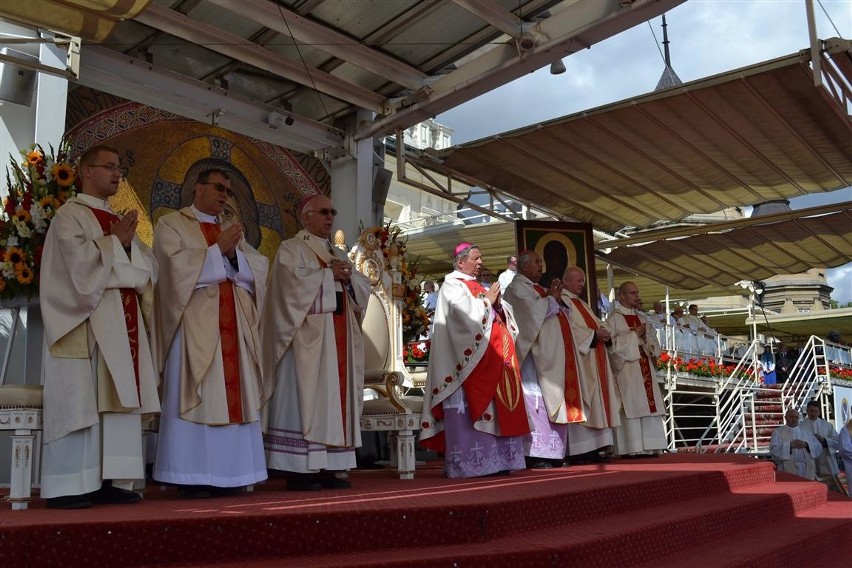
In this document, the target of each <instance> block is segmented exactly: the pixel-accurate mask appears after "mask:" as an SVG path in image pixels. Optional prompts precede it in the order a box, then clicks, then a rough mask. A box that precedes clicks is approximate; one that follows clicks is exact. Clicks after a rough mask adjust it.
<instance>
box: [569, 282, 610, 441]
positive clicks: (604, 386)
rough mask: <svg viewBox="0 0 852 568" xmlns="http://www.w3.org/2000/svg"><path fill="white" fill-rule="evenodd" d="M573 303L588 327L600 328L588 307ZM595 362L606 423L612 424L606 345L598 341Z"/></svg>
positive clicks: (579, 302)
mask: <svg viewBox="0 0 852 568" xmlns="http://www.w3.org/2000/svg"><path fill="white" fill-rule="evenodd" d="M571 302H572V303H573V304H574V309H575V310H577V311H578V312H579V313H580V315H581V316H583V321H584V322H586V327H588V328H589V329H593V330H597V329H598V327H600V326H598V322H597V320H596V319H595V316H593V315H592V314H591V313H590V312H589V310H587V309H586V306H585V305H584V304H583V302H582V301H581V300H580V299H579V298H571ZM595 360H596V362H597V364H598V384H600V385H601V396H602V397H603V403H604V409H605V411H606V421H607V424H612V420H613V416H612V409H611V408H610V407H609V381H608V380H607V377H606V364H607V354H606V345H604V343H603V342H602V341H598V342H597V344H595Z"/></svg>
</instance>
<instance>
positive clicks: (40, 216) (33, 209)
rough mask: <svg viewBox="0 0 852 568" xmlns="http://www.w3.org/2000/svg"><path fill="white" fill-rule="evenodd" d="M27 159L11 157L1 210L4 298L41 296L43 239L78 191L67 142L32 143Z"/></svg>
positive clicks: (0, 272)
mask: <svg viewBox="0 0 852 568" xmlns="http://www.w3.org/2000/svg"><path fill="white" fill-rule="evenodd" d="M21 155H22V156H23V157H24V161H23V163H20V164H19V163H17V162H16V161H15V159H14V157H11V156H10V157H11V158H12V159H11V166H10V167H9V168H7V169H6V187H7V188H8V195H7V196H6V197H5V198H4V199H3V210H2V211H0V275H1V276H2V277H0V299H10V298H14V297H25V298H28V299H31V298H34V297H36V296H38V279H39V266H40V263H41V253H42V249H43V248H44V238H45V235H46V234H47V229H48V227H49V226H50V222H51V220H52V219H53V217H54V215H56V210H57V209H59V207H60V206H61V205H62V204H63V203H65V200H67V199H68V198H69V197H71V196H72V195H74V193H76V187H75V185H74V183H75V181H76V179H77V173H76V170H75V168H74V166H73V165H71V163H70V162H69V161H68V153H67V146H66V145H64V144H63V145H60V148H59V150H58V151H54V149H53V146H50V153H46V152H45V151H44V148H42V147H41V146H39V145H33V146H31V147H30V149H29V151H21Z"/></svg>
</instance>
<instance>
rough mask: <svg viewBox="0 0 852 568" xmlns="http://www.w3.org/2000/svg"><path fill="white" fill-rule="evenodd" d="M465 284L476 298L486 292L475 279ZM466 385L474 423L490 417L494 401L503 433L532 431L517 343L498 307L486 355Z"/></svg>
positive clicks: (505, 434) (506, 434) (513, 433)
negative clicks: (516, 350)
mask: <svg viewBox="0 0 852 568" xmlns="http://www.w3.org/2000/svg"><path fill="white" fill-rule="evenodd" d="M464 283H465V284H466V285H467V287H468V289H469V290H470V293H471V294H473V295H474V296H475V297H478V296H479V295H480V294H484V293H485V288H483V287H482V286H481V285H480V284H479V283H478V282H476V281H475V280H465V281H464ZM462 388H463V389H464V394H465V396H466V397H467V404H468V408H469V409H470V418H471V420H472V421H473V422H476V421H477V420H480V419H481V418H485V419H489V418H490V417H486V416H485V414H486V412H485V411H486V409H487V408H488V405H489V404H490V403H491V402H492V401H493V402H494V407H495V409H496V411H497V417H496V418H497V424H499V426H500V434H501V435H502V436H520V435H523V434H529V433H530V426H529V420H528V419H527V409H526V407H525V406H524V395H523V390H522V387H521V370H520V365H519V364H518V357H517V355H516V354H515V342H514V341H513V339H512V335H511V333H509V330H508V328H507V327H506V322H505V321H504V320H503V317H502V316H501V315H500V313H499V312H497V311H496V310H495V317H494V322H493V323H492V324H491V336H490V337H489V339H488V347H487V348H486V351H485V355H483V357H482V359H481V360H480V361H479V363H478V364H477V365H476V368H474V369H473V371H472V372H471V374H470V376H468V378H467V380H465V381H464V383H462Z"/></svg>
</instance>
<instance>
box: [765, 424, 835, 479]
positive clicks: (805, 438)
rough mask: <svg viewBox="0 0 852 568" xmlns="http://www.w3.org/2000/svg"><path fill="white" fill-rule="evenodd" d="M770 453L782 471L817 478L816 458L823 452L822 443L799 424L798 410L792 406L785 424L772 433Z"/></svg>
mask: <svg viewBox="0 0 852 568" xmlns="http://www.w3.org/2000/svg"><path fill="white" fill-rule="evenodd" d="M769 453H770V454H772V458H773V459H774V460H775V463H776V464H777V465H778V469H779V470H780V471H785V472H787V473H792V474H793V475H798V476H799V477H804V478H806V479H816V458H818V457H819V455H820V454H821V453H822V445H821V444H820V443H819V440H817V439H816V438H815V437H814V435H813V434H811V433H810V432H808V431H807V430H805V429H803V428H802V427H801V426H799V411H798V410H796V409H794V408H791V409H789V410H788V411H787V412H785V413H784V424H782V425H781V426H779V427H778V428H776V429H775V431H774V432H773V433H772V438H771V439H770V441H769Z"/></svg>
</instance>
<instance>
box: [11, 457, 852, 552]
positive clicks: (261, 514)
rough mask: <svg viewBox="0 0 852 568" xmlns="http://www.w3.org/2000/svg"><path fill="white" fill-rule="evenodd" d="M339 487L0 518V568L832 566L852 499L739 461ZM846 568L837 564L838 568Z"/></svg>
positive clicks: (366, 480) (38, 505)
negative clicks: (154, 567)
mask: <svg viewBox="0 0 852 568" xmlns="http://www.w3.org/2000/svg"><path fill="white" fill-rule="evenodd" d="M350 480H351V481H352V484H353V487H352V488H351V489H343V490H323V491H321V492H288V491H286V490H285V487H286V484H285V482H284V480H283V479H281V478H271V479H270V480H269V481H267V482H265V483H263V484H260V485H257V486H255V488H254V490H253V491H251V492H247V493H243V494H241V495H238V496H234V497H221V498H213V499H203V500H188V499H182V498H181V497H179V496H178V494H177V491H176V489H175V488H173V487H167V488H164V489H163V488H161V487H160V486H158V485H149V487H148V488H147V490H146V491H145V499H144V500H143V501H142V502H141V503H139V504H135V505H112V506H109V505H103V506H96V507H94V508H92V509H86V510H79V511H56V510H51V509H47V508H46V507H45V504H44V501H43V500H41V499H37V498H36V499H34V500H33V501H32V503H31V504H30V508H29V509H28V510H26V511H12V510H10V509H9V508H8V504H5V507H4V508H3V509H2V510H0V566H2V567H3V568H23V567H48V566H49V567H61V566H85V567H87V568H95V567H100V566H104V567H118V566H159V567H165V566H170V567H177V566H218V567H229V566H251V567H262V566H264V567H265V566H276V567H277V566H294V567H347V568H348V567H355V566H364V567H366V566H382V567H386V568H390V567H403V566H419V567H444V566H446V567H491V566H495V567H496V566H506V567H511V568H523V567H530V568H541V567H550V566H554V567H561V566H583V567H587V566H619V567H620V566H633V565H644V566H679V567H681V566H708V567H710V566H712V567H714V568H718V567H721V566H749V567H753V566H797V567H800V566H821V567H825V568H831V567H833V566H841V565H844V564H845V563H846V562H845V561H844V560H843V559H847V560H848V559H852V500H850V499H848V498H846V497H842V496H840V495H839V494H835V493H829V492H828V491H827V489H826V487H825V486H823V485H822V484H819V483H815V482H808V481H804V480H798V478H794V477H792V476H788V475H784V474H777V475H776V472H775V470H774V466H773V465H772V463H770V462H768V461H765V460H756V459H754V458H750V457H747V456H737V455H708V454H701V455H695V454H667V455H664V456H662V457H660V458H658V459H638V460H634V459H615V460H613V461H612V463H609V464H602V465H585V466H572V467H568V468H558V469H549V470H527V471H520V472H514V473H512V474H511V475H508V476H497V477H486V478H477V479H463V480H451V479H446V478H444V477H443V475H442V471H441V465H440V463H430V464H428V465H427V466H425V467H422V468H418V470H417V474H416V476H415V479H413V480H410V481H404V480H400V479H398V477H397V476H396V474H395V473H394V472H392V471H389V470H362V471H353V472H352V474H351V476H350ZM847 565H849V564H847Z"/></svg>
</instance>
